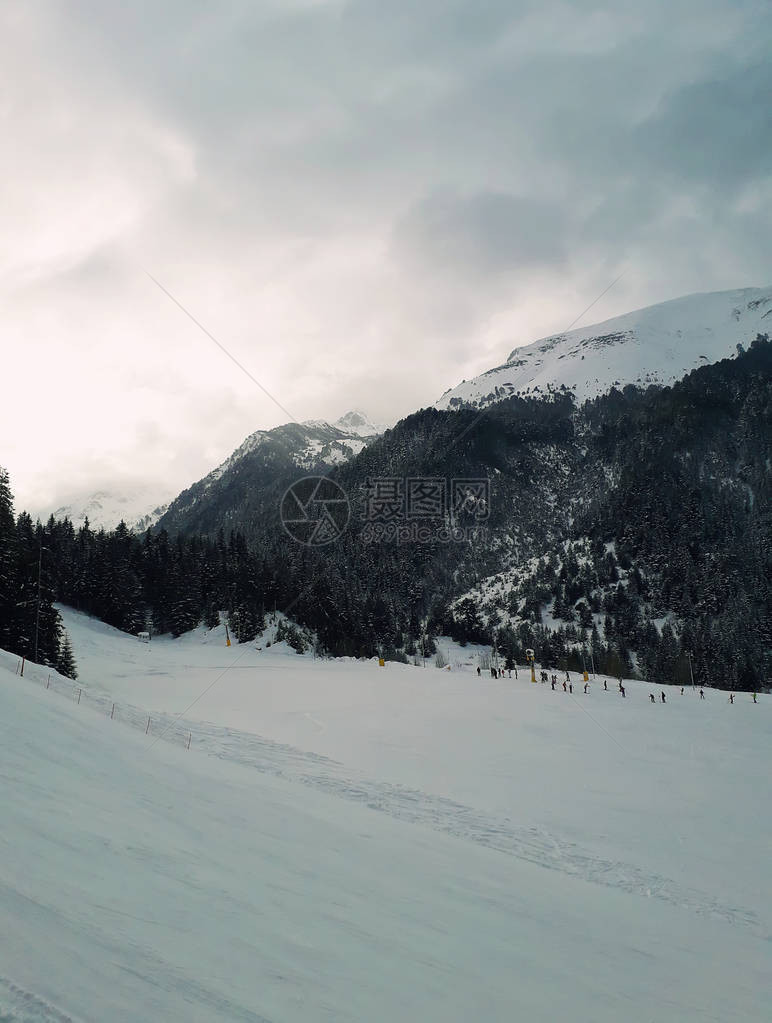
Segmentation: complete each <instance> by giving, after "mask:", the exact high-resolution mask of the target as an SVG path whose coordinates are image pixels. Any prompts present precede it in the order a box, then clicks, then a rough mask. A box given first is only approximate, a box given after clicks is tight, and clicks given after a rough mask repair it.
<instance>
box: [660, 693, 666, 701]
mask: <svg viewBox="0 0 772 1023" xmlns="http://www.w3.org/2000/svg"><path fill="white" fill-rule="evenodd" d="M659 695H660V696H661V697H662V702H663V703H666V702H667V701H666V700H665V694H664V693H662V692H661V693H660V694H659Z"/></svg>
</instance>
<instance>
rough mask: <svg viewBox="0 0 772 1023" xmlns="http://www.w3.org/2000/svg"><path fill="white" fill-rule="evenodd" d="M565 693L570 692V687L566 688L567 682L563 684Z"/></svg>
mask: <svg viewBox="0 0 772 1023" xmlns="http://www.w3.org/2000/svg"><path fill="white" fill-rule="evenodd" d="M563 692H564V693H567V692H568V687H567V686H566V684H565V682H564V683H563Z"/></svg>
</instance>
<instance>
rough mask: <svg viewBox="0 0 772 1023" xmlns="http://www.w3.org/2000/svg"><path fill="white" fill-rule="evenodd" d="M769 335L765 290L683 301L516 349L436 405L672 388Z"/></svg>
mask: <svg viewBox="0 0 772 1023" xmlns="http://www.w3.org/2000/svg"><path fill="white" fill-rule="evenodd" d="M759 333H762V334H763V333H772V287H769V288H744V289H742V290H739V291H718V292H711V293H707V294H698V295H688V296H686V297H685V298H677V299H674V300H673V301H671V302H663V303H661V304H659V305H653V306H648V307H647V308H645V309H638V310H636V311H635V312H631V313H626V314H625V315H624V316H617V317H615V318H614V319H611V320H606V321H605V322H604V323H597V324H594V325H593V326H590V327H580V328H578V329H577V330H571V331H568V332H567V333H565V334H555V335H553V336H552V337H548V338H543V339H542V340H540V341H536V342H534V343H533V344H530V345H527V346H525V347H523V348H515V350H514V351H513V352H512V353H511V354H510V356H509V358H508V359H507V361H506V363H504V365H503V366H497V367H495V368H494V369H491V370H488V371H487V372H486V373H483V374H481V375H480V376H478V377H475V378H474V379H473V380H465V381H463V382H462V383H460V384H459V385H458V386H457V387H454V388H452V389H451V390H449V391H446V392H445V393H444V394H443V396H442V397H441V398H440V400H439V401H438V402H436V405H435V407H436V408H440V409H453V408H459V407H461V406H463V405H469V404H471V405H474V406H476V407H484V406H486V405H489V404H491V403H492V402H494V401H500V400H501V399H503V398H507V397H509V396H511V395H513V394H526V393H531V394H546V393H548V392H549V391H550V390H559V389H561V388H563V387H566V388H569V389H570V390H571V391H573V392H574V394H575V395H576V397H577V399H578V400H580V401H583V400H584V399H586V398H591V397H594V396H595V395H597V394H602V393H603V392H605V391H608V390H610V389H611V388H612V387H614V386H617V387H623V386H624V385H625V384H636V385H638V386H643V387H645V386H647V385H649V384H671V383H673V382H674V381H676V380H680V379H681V377H683V376H685V374H687V373H688V372H690V371H691V370H692V369H695V368H697V367H698V366H704V365H706V364H707V363H711V362H717V361H719V360H720V359H726V358H730V357H732V356H734V355H736V354H737V346H738V344H739V345H742V346H744V347H746V348H747V347H748V345H749V344H750V343H751V341H753V339H754V338H755V337H756V335H757V334H759Z"/></svg>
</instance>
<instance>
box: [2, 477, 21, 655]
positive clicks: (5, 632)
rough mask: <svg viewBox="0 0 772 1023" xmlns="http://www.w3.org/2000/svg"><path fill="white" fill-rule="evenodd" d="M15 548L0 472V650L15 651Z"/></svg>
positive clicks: (5, 486) (10, 511)
mask: <svg viewBox="0 0 772 1023" xmlns="http://www.w3.org/2000/svg"><path fill="white" fill-rule="evenodd" d="M17 594H18V547H17V542H16V521H15V519H14V515H13V494H12V493H11V485H10V483H9V480H8V473H7V472H6V471H5V470H4V469H0V648H2V649H4V650H17V649H18V647H17V643H16V641H17V638H18V637H17V629H18V614H17V607H16V605H17Z"/></svg>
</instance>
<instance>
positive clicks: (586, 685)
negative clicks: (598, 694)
mask: <svg viewBox="0 0 772 1023" xmlns="http://www.w3.org/2000/svg"><path fill="white" fill-rule="evenodd" d="M587 689H588V684H587V683H586V682H585V683H584V695H585V696H586V695H587Z"/></svg>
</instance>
